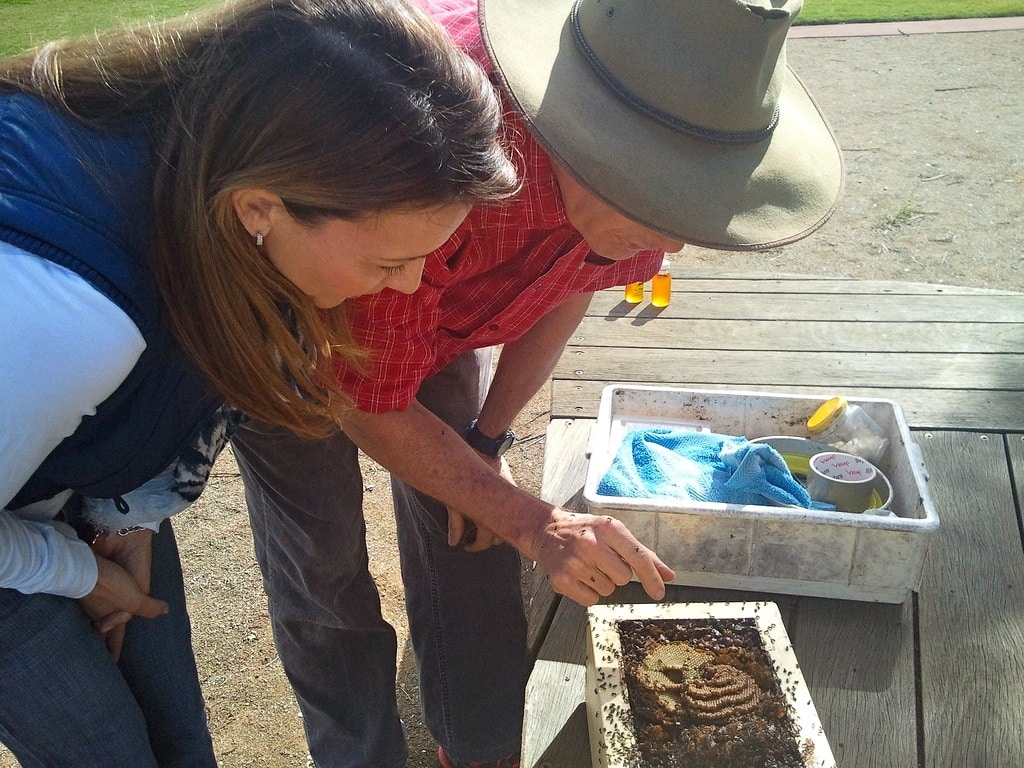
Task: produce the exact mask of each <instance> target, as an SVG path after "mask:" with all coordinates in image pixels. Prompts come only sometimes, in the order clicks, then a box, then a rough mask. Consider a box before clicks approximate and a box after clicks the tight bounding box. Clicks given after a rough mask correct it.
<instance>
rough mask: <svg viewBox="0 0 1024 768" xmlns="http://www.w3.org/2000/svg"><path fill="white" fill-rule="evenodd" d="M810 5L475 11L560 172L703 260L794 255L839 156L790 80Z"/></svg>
mask: <svg viewBox="0 0 1024 768" xmlns="http://www.w3.org/2000/svg"><path fill="white" fill-rule="evenodd" d="M801 6H802V2H801V0H746V1H743V0H480V21H481V27H482V30H483V37H484V43H485V44H486V46H487V50H488V53H489V54H490V57H491V59H492V60H493V62H494V66H495V71H496V72H497V73H498V75H499V77H500V78H501V80H502V82H503V84H504V86H505V88H506V90H507V91H508V93H509V94H510V96H511V97H512V99H513V101H514V103H515V105H516V106H517V107H518V109H519V111H520V112H521V113H522V115H523V117H524V118H525V120H526V121H527V124H528V125H529V126H530V129H531V130H532V132H533V133H534V135H535V136H536V137H537V139H538V140H539V141H540V143H541V144H542V145H543V146H544V148H545V149H546V150H547V151H548V152H549V154H550V155H551V156H552V159H554V160H555V161H557V162H560V163H561V164H562V165H564V166H566V167H567V168H568V169H569V170H570V171H571V172H572V173H573V175H574V176H575V177H576V178H577V179H578V180H579V181H580V183H582V184H583V185H584V186H585V187H587V188H588V189H589V190H590V191H592V192H593V193H594V194H596V195H597V196H598V197H600V198H601V199H603V200H604V201H605V202H607V203H608V204H609V205H611V206H612V207H614V208H616V209H618V210H620V211H621V212H622V213H624V214H625V215H627V216H629V217H630V218H632V219H634V220H635V221H638V222H640V223H641V224H644V225H645V226H647V227H650V228H652V229H655V230H658V231H660V232H663V233H665V234H668V235H671V236H673V237H675V238H677V239H682V240H685V241H686V242H689V243H693V244H695V245H702V246H706V247H709V248H719V249H729V250H759V249H764V248H771V247H773V246H777V245H783V244H785V243H789V242H793V241H794V240H799V239H800V238H802V237H805V236H806V235H809V234H810V233H811V232H813V231H814V230H816V229H817V228H818V227H820V226H821V225H822V224H823V223H824V222H825V221H826V219H828V217H829V216H830V215H831V214H832V211H833V210H834V209H835V205H836V202H837V200H838V199H839V195H840V193H841V191H842V186H843V163H842V155H841V153H840V151H839V147H838V145H837V144H836V141H835V137H834V136H833V135H832V131H831V129H830V128H829V126H828V124H827V122H826V121H825V118H824V116H823V115H822V114H821V112H820V111H819V110H818V107H817V105H816V104H815V103H814V101H813V100H812V99H811V97H810V95H809V94H808V93H807V91H806V90H805V89H804V87H803V85H802V84H801V83H800V81H799V80H798V79H797V77H796V75H794V74H793V72H792V71H791V70H790V69H789V67H788V66H787V65H786V47H785V43H786V34H787V32H788V30H789V27H790V25H791V24H792V22H793V19H794V18H795V17H796V15H797V13H799V11H800V8H801Z"/></svg>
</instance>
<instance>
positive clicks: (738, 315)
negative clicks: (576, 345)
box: [589, 289, 1024, 323]
mask: <svg viewBox="0 0 1024 768" xmlns="http://www.w3.org/2000/svg"><path fill="white" fill-rule="evenodd" d="M830 312H831V313H832V314H833V315H834V316H835V317H837V318H840V319H847V320H850V319H859V320H866V321H874V322H879V321H886V322H913V321H914V320H919V321H921V322H932V323H969V322H974V321H976V320H977V319H978V318H984V320H985V322H988V323H1019V322H1021V320H1022V318H1024V294H1022V293H1010V294H997V295H989V294H974V295H963V294H941V295H906V294H896V293H893V294H852V295H851V294H844V295H842V296H830V297H827V298H824V297H822V296H820V295H807V294H802V293H801V294H795V293H791V294H772V295H771V296H770V297H766V295H765V294H763V293H724V292H703V293H694V294H685V293H678V294H677V293H675V292H673V294H672V301H671V303H670V304H669V305H668V306H667V307H665V308H663V309H659V308H657V307H654V306H652V305H650V304H647V303H643V304H627V303H626V302H625V301H624V300H623V299H622V291H621V289H609V290H607V291H600V292H598V293H597V294H595V296H594V301H593V302H592V304H591V309H590V312H589V314H591V315H594V316H598V317H627V316H628V317H632V318H636V319H645V318H653V317H673V318H703V319H705V320H710V319H715V320H818V319H827V318H828V317H829V313H830Z"/></svg>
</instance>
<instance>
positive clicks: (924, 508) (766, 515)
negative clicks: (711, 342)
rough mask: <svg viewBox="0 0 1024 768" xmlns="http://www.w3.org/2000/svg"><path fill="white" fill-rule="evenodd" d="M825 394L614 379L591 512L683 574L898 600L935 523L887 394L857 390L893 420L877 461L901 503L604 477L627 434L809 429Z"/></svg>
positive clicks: (605, 400)
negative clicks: (616, 486)
mask: <svg viewBox="0 0 1024 768" xmlns="http://www.w3.org/2000/svg"><path fill="white" fill-rule="evenodd" d="M827 399H828V396H822V397H808V396H804V395H785V394H765V393H761V392H737V391H712V390H693V389H678V388H672V387H639V386H626V385H613V386H609V387H606V388H605V389H604V391H603V392H602V395H601V403H600V408H599V411H598V417H597V422H596V424H595V425H594V428H593V431H592V433H591V438H590V446H589V451H588V453H589V458H590V465H589V468H588V471H587V480H586V484H585V486H584V489H583V497H584V499H585V501H586V503H587V504H588V506H589V508H590V511H591V512H592V513H594V514H606V515H612V516H614V517H617V518H619V519H621V520H622V521H623V522H625V523H626V525H627V526H629V528H630V530H631V531H632V532H633V533H634V534H635V535H636V536H637V538H639V539H640V540H641V541H642V542H643V543H644V544H646V545H647V546H649V547H651V548H652V549H654V550H655V551H656V552H657V553H658V554H659V556H660V557H661V558H662V559H663V560H665V562H666V563H667V564H668V565H669V566H671V567H672V568H673V569H674V570H675V571H676V579H675V583H677V584H686V585H693V586H706V587H718V588H729V589H748V590H758V591H765V592H780V593H785V594H794V595H811V596H818V597H833V598H846V599H852V600H867V601H876V602H885V603H901V602H903V601H904V600H905V599H906V598H907V596H908V595H909V594H910V592H911V591H913V590H916V589H917V588H918V587H919V586H920V582H921V574H922V569H923V566H924V558H925V554H926V553H927V551H928V544H929V540H930V537H931V535H932V533H933V532H934V531H935V530H936V529H937V528H938V525H939V519H938V515H937V514H936V512H935V506H934V504H933V503H932V500H931V496H930V495H929V493H928V487H927V483H926V477H927V474H926V471H925V467H924V463H923V460H922V458H921V451H920V448H919V447H918V446H917V444H916V443H915V442H914V441H913V440H912V438H911V435H910V430H909V428H908V427H907V423H906V420H905V418H904V416H903V411H902V409H901V408H900V407H899V405H897V404H896V403H895V402H893V401H891V400H882V399H850V402H852V403H857V404H858V405H860V406H861V407H862V408H864V409H865V410H866V411H867V412H868V414H869V415H870V416H871V417H872V418H873V419H874V420H875V421H876V422H877V423H878V424H879V425H880V426H881V427H882V428H883V429H884V430H885V431H886V435H887V437H888V438H889V445H888V448H887V449H886V455H885V456H884V457H883V459H882V460H881V461H879V462H878V466H879V469H881V470H882V472H883V473H884V474H885V475H886V477H888V479H889V481H890V483H891V485H892V502H891V504H890V505H889V508H890V509H891V510H892V512H893V514H892V515H890V516H882V515H875V514H849V513H845V512H828V511H817V510H804V509H795V508H789V507H775V506H758V505H735V504H721V503H713V502H709V503H698V502H687V501H684V500H670V499H643V498H626V497H621V496H601V495H599V494H598V493H597V488H598V485H599V484H600V481H601V478H602V477H603V476H604V473H605V472H606V471H607V469H608V467H609V465H610V464H611V461H612V459H613V457H614V455H615V452H616V451H617V450H618V447H619V444H620V443H621V440H622V437H623V435H624V434H625V433H626V432H628V431H630V430H633V429H638V428H645V427H654V426H663V427H664V426H667V427H672V426H685V427H687V428H690V429H705V430H709V431H711V432H716V433H719V434H725V435H734V436H741V437H747V438H749V439H755V438H758V437H766V436H771V435H792V436H795V437H809V436H810V435H809V434H808V432H807V429H806V426H805V425H806V420H807V417H808V416H809V415H810V414H812V413H813V412H814V410H815V409H816V408H817V407H818V406H819V405H820V404H821V403H822V402H824V401H825V400H827Z"/></svg>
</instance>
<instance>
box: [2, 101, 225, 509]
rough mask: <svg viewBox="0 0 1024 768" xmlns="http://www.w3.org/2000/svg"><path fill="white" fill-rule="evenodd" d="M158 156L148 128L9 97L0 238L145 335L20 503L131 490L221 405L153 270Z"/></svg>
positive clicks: (163, 464) (20, 497)
mask: <svg viewBox="0 0 1024 768" xmlns="http://www.w3.org/2000/svg"><path fill="white" fill-rule="evenodd" d="M150 162H151V161H150V155H149V142H148V140H147V137H146V136H145V135H144V134H142V133H139V134H134V135H131V136H127V137H126V136H109V135H103V134H99V133H97V132H95V131H92V130H90V129H87V128H84V127H83V126H81V125H79V124H77V123H76V122H74V121H72V120H69V119H67V118H65V117H63V116H61V115H59V114H58V113H56V112H54V111H53V110H51V109H49V108H48V107H47V106H45V105H44V104H43V103H42V102H41V101H39V100H37V99H35V98H32V97H29V96H25V95H21V94H0V240H4V241H6V242H8V243H11V244H12V245H15V246H17V247H19V248H22V249H24V250H26V251H29V252H30V253H33V254H36V255H38V256H41V257H43V258H45V259H48V260H49V261H52V262H54V263H56V264H60V265H61V266H63V267H66V268H68V269H70V270H72V271H74V272H76V273H77V274H79V275H81V276H82V277H83V278H85V279H86V280H87V281H88V282H89V283H91V284H92V285H93V286H94V287H95V288H96V289H97V290H98V291H100V292H101V293H103V294H104V295H105V296H107V297H108V298H109V299H110V300H111V301H113V302H114V303H116V304H117V305H118V306H119V307H121V309H123V310H124V311H125V312H126V313H127V314H128V316H129V317H130V318H131V319H132V321H133V322H134V323H135V324H136V326H138V328H139V330H140V331H141V333H142V335H143V337H144V338H145V341H146V349H145V351H144V352H143V353H142V356H141V358H140V359H139V361H138V363H137V364H136V366H135V367H134V369H133V370H132V371H131V373H130V374H129V375H128V377H127V378H126V379H125V380H124V381H123V382H122V383H121V385H120V386H119V387H118V388H117V390H116V391H115V392H114V393H113V394H112V395H111V396H110V397H109V398H107V400H105V401H104V402H103V403H101V404H100V405H99V407H98V408H97V411H96V414H95V415H93V416H89V417H86V418H84V419H83V420H82V423H81V424H80V426H79V427H78V429H77V430H76V431H75V432H74V434H72V435H70V436H69V437H67V438H66V439H65V440H64V441H63V442H61V443H60V445H58V446H57V447H56V448H55V449H54V450H53V452H52V453H50V455H49V456H47V457H46V459H45V460H44V461H43V463H42V464H41V465H40V466H39V468H38V469H37V470H36V472H35V474H33V475H32V477H31V478H30V479H29V481H28V482H27V483H26V484H25V486H24V487H23V488H22V489H21V490H20V491H19V492H18V494H17V495H16V496H15V498H14V499H13V501H12V502H11V504H10V505H9V506H10V508H12V509H15V508H17V507H20V506H24V505H25V504H30V503H32V502H35V501H39V500H42V499H47V498H50V497H52V496H54V495H55V494H57V493H59V492H60V491H63V490H66V489H73V490H75V491H77V492H79V493H81V494H82V495H83V496H90V497H94V498H115V497H118V496H120V495H121V494H123V493H127V492H128V491H130V490H132V489H134V488H136V487H138V486H140V485H142V484H143V483H144V482H146V481H147V480H149V479H150V478H152V477H154V476H155V475H157V474H159V473H160V472H161V471H162V470H164V469H165V468H166V467H167V466H168V465H170V464H171V462H172V461H174V460H175V459H176V458H177V457H179V456H180V455H181V454H182V452H183V451H187V450H188V448H189V447H190V446H191V445H192V444H194V443H195V437H196V434H197V431H198V430H199V429H200V428H201V427H202V425H203V424H204V423H206V422H208V421H209V420H210V418H211V417H212V416H213V414H214V412H215V411H216V410H217V409H218V408H219V407H220V406H221V404H222V402H223V400H222V398H221V397H220V396H219V395H217V394H216V393H215V391H214V390H213V387H212V386H211V385H210V384H209V383H208V382H207V381H206V380H205V379H204V378H203V377H202V375H201V374H200V373H199V371H198V370H197V369H196V368H195V366H194V365H193V364H192V363H191V361H189V360H188V359H187V357H186V356H185V354H184V352H183V351H182V350H181V348H180V347H179V346H178V344H177V342H176V341H175V339H174V336H173V334H172V332H171V329H170V327H169V325H168V321H167V317H166V314H165V312H164V309H163V307H162V305H161V300H160V296H159V292H158V290H157V288H156V285H155V283H154V281H153V277H152V274H151V272H150V268H149V244H150V226H151V219H152V216H151V209H150V203H151V195H152V193H151V189H150V187H151V180H152V177H151V166H150ZM96 365H103V360H97V361H96Z"/></svg>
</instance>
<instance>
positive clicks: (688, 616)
mask: <svg viewBox="0 0 1024 768" xmlns="http://www.w3.org/2000/svg"><path fill="white" fill-rule="evenodd" d="M661 619H666V620H672V621H676V620H683V621H685V620H692V619H698V620H699V619H753V620H754V622H755V623H756V626H757V629H758V633H759V634H760V637H761V644H762V645H763V647H764V649H765V651H766V652H767V654H768V656H769V658H770V659H771V662H772V665H773V666H774V668H775V677H776V679H777V680H778V681H779V682H780V688H781V690H782V693H783V695H784V697H785V699H786V703H787V705H788V709H789V715H790V717H791V718H792V719H793V723H794V725H795V726H796V730H797V743H798V744H799V745H800V747H801V752H802V754H803V757H804V765H805V766H806V768H836V761H835V757H834V756H833V754H832V749H831V747H830V746H829V743H828V739H827V738H826V736H825V732H824V730H823V729H822V727H821V721H820V719H819V718H818V713H817V710H816V709H815V708H814V704H813V702H812V701H811V696H810V693H809V692H808V690H807V685H806V683H805V682H804V678H803V674H802V673H801V671H800V667H799V665H798V664H797V659H796V656H795V655H794V654H793V649H792V646H791V645H790V642H789V637H788V635H787V634H786V629H785V627H784V626H783V624H782V616H781V615H780V614H779V609H778V606H776V605H775V603H768V602H726V603H653V604H636V605H632V604H625V605H622V604H619V605H597V606H593V607H591V608H588V609H587V623H588V628H589V643H588V645H587V691H586V701H587V723H588V731H589V734H590V751H591V757H592V762H593V764H594V766H595V768H636V766H637V765H639V758H640V754H639V750H638V746H637V736H636V730H635V728H634V724H633V717H632V712H631V710H630V704H629V695H628V691H627V689H626V685H625V681H624V675H623V671H622V644H621V639H620V637H619V629H618V625H619V622H622V621H636V620H640V621H642V620H661Z"/></svg>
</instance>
